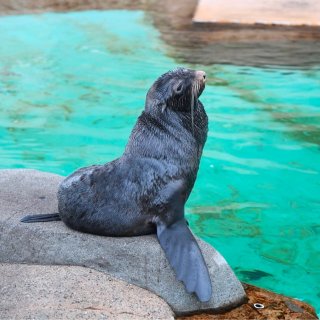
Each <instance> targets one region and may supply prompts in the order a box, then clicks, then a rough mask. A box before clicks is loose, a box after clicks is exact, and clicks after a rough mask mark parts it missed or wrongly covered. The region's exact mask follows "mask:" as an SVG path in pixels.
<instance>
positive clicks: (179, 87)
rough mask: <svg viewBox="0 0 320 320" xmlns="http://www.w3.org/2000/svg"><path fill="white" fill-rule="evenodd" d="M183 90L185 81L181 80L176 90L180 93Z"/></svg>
mask: <svg viewBox="0 0 320 320" xmlns="http://www.w3.org/2000/svg"><path fill="white" fill-rule="evenodd" d="M182 90H183V83H182V82H180V83H179V84H178V85H177V86H176V88H175V92H176V93H178V94H179V93H181V92H182Z"/></svg>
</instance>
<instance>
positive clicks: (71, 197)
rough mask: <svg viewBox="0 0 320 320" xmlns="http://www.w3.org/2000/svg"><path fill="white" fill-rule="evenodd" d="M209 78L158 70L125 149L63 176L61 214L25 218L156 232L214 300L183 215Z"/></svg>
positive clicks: (187, 279)
mask: <svg viewBox="0 0 320 320" xmlns="http://www.w3.org/2000/svg"><path fill="white" fill-rule="evenodd" d="M205 80H206V75H205V73H204V72H203V71H194V70H190V69H185V68H178V69H175V70H173V71H169V72H167V73H165V74H163V75H162V76H161V77H159V78H158V79H157V80H156V81H155V83H154V84H153V85H152V87H151V88H150V90H149V91H148V93H147V97H146V102H145V108H144V111H143V112H142V114H141V115H140V116H139V118H138V120H137V122H136V124H135V126H134V128H133V130H132V132H131V135H130V138H129V141H128V144H127V146H126V148H125V151H124V153H123V155H122V156H121V157H120V158H118V159H116V160H114V161H111V162H109V163H106V164H104V165H93V166H90V167H85V168H81V169H79V170H77V171H75V172H74V173H72V174H71V175H70V176H68V177H67V178H65V180H63V181H62V183H61V184H60V186H59V190H58V208H59V213H58V214H43V215H31V216H30V215H29V216H26V217H24V218H23V219H22V220H21V221H22V222H28V223H30V222H44V221H54V220H62V221H63V222H64V223H65V224H66V225H67V226H68V227H70V228H71V229H75V230H78V231H81V232H87V233H91V234H98V235H103V236H112V237H119V236H138V235H145V234H151V233H156V234H157V237H158V240H159V242H160V245H161V247H162V248H163V250H164V252H165V254H166V257H167V259H168V260H169V263H170V264H171V266H172V268H173V269H174V271H175V273H176V275H177V278H178V279H179V280H181V281H183V283H184V284H185V287H186V289H187V291H188V292H195V293H196V295H197V297H198V299H199V300H200V301H202V302H205V301H208V300H210V298H211V295H212V288H211V280H210V276H209V272H208V269H207V266H206V264H205V261H204V259H203V256H202V254H201V251H200V248H199V246H198V244H197V242H196V240H195V238H194V236H193V235H192V233H191V231H190V229H189V228H188V224H187V222H186V220H185V218H184V205H185V203H186V201H187V199H188V197H189V195H190V192H191V190H192V188H193V185H194V183H195V180H196V176H197V172H198V168H199V163H200V158H201V154H202V149H203V146H204V144H205V142H206V139H207V132H208V118H207V115H206V112H205V110H204V107H203V105H202V103H201V102H200V101H199V99H198V98H199V96H200V95H201V93H202V91H203V90H204V88H205Z"/></svg>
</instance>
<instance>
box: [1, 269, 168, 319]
mask: <svg viewBox="0 0 320 320" xmlns="http://www.w3.org/2000/svg"><path fill="white" fill-rule="evenodd" d="M0 273H1V277H0V296H1V297H2V299H0V318H1V319H15V320H17V319H24V320H25V319H90V320H95V319H97V320H98V319H99V320H101V319H141V320H144V319H157V320H158V319H163V320H167V319H172V320H173V319H174V317H173V313H172V310H171V309H170V307H169V306H168V305H167V303H165V302H164V301H163V300H162V299H160V298H159V297H158V296H156V295H155V294H153V293H151V292H149V291H147V290H144V289H142V288H139V287H137V286H133V285H131V284H128V283H126V282H123V281H121V280H116V279H114V278H112V277H110V276H109V275H106V274H105V273H102V272H99V271H95V270H91V269H88V268H83V267H75V266H39V265H25V264H0Z"/></svg>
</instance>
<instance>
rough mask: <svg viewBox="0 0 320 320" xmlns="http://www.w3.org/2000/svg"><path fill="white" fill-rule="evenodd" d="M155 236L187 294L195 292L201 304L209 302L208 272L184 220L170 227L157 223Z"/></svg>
mask: <svg viewBox="0 0 320 320" xmlns="http://www.w3.org/2000/svg"><path fill="white" fill-rule="evenodd" d="M157 236H158V239H159V242H160V245H161V247H162V249H163V250H164V252H165V254H166V257H167V259H168V260H169V262H170V264H171V266H172V268H173V269H174V271H175V273H176V275H177V278H178V280H181V281H182V282H183V283H184V285H185V287H186V289H187V291H188V292H190V293H191V292H195V293H196V295H197V297H198V299H199V300H200V301H201V302H206V301H209V300H210V298H211V295H212V287H211V280H210V276H209V271H208V268H207V266H206V263H205V261H204V259H203V256H202V253H201V251H200V248H199V246H198V243H197V241H196V239H195V238H194V236H193V235H192V233H191V231H190V229H189V228H188V226H187V223H186V220H185V219H184V218H183V219H180V220H178V221H177V222H175V223H174V224H172V225H170V226H166V225H165V224H162V223H158V224H157Z"/></svg>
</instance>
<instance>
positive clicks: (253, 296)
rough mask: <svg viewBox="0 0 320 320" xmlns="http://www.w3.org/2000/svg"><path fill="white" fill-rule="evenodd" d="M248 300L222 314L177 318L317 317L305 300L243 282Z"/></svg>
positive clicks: (215, 319) (214, 319) (230, 319)
mask: <svg viewBox="0 0 320 320" xmlns="http://www.w3.org/2000/svg"><path fill="white" fill-rule="evenodd" d="M244 288H245V291H246V293H247V295H248V298H249V301H248V302H247V303H246V304H243V305H242V306H240V307H238V308H236V309H233V310H231V311H229V312H226V313H223V314H214V315H213V314H204V313H202V314H198V315H193V316H187V317H179V318H177V319H179V320H222V319H223V320H233V319H237V320H239V319H255V320H256V319H257V320H260V319H268V320H275V319H285V320H294V319H299V320H306V319H318V318H317V315H316V313H315V310H314V309H313V307H311V306H310V305H308V304H307V303H305V302H302V301H299V300H296V299H292V298H288V297H285V296H283V295H280V294H276V293H273V292H271V291H268V290H265V289H261V288H258V287H255V286H252V285H249V284H244ZM255 303H259V304H263V306H264V308H262V309H257V308H255V307H254V304H255Z"/></svg>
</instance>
